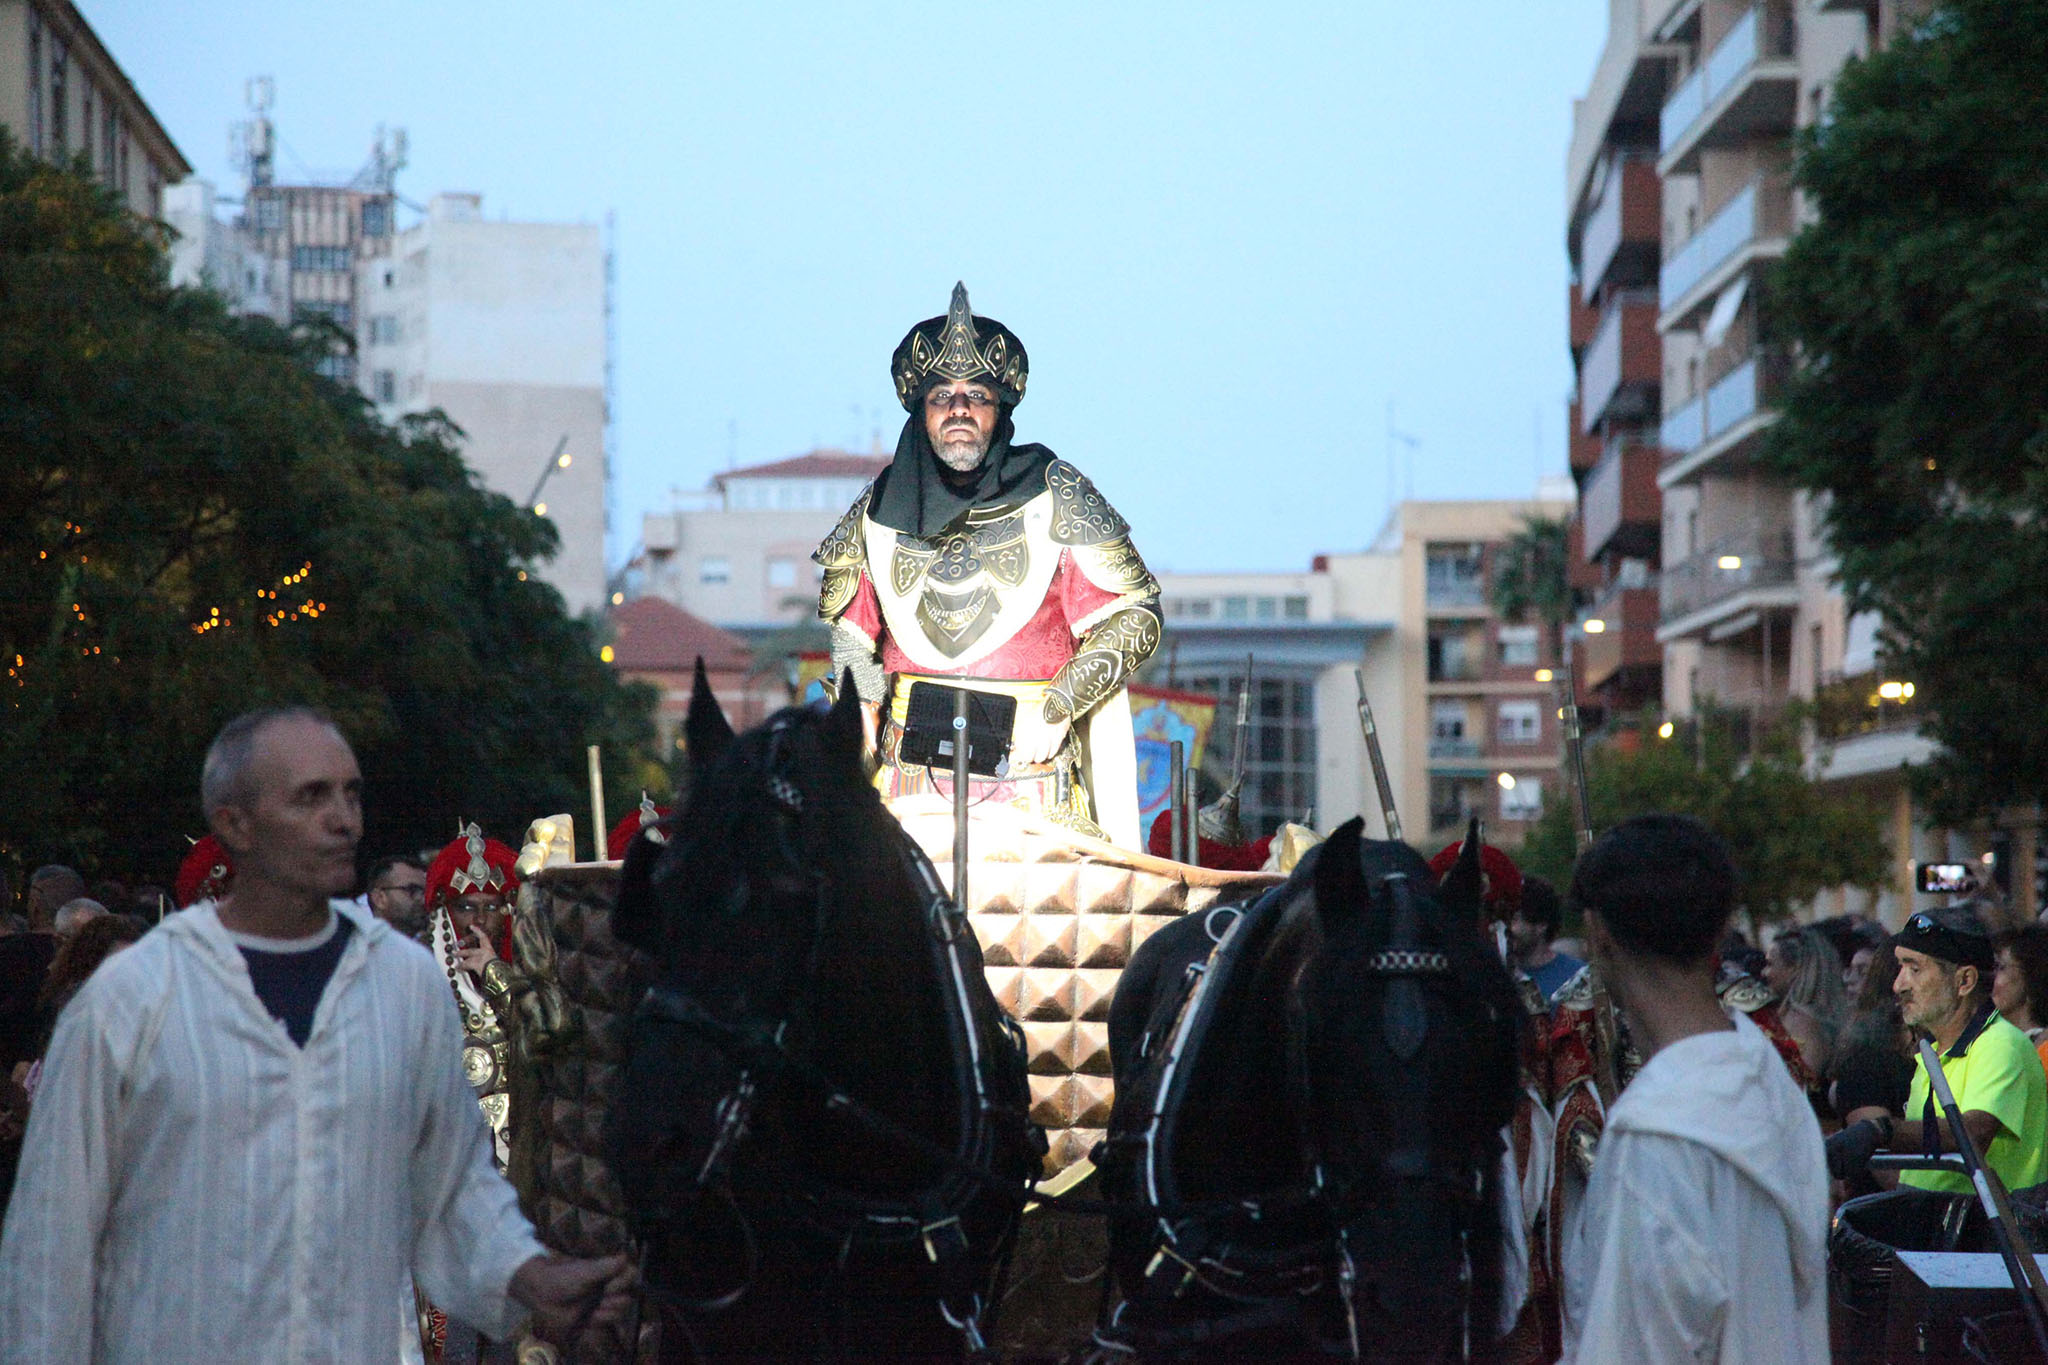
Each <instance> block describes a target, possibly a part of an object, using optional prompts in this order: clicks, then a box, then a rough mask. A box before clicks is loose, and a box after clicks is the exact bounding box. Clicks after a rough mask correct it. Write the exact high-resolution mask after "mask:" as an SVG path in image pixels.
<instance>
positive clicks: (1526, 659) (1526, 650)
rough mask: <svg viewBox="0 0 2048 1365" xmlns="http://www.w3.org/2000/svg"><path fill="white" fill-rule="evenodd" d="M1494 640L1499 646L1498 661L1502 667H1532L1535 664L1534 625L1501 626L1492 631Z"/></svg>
mask: <svg viewBox="0 0 2048 1365" xmlns="http://www.w3.org/2000/svg"><path fill="white" fill-rule="evenodd" d="M1493 638H1494V642H1495V643H1496V644H1498V645H1499V646H1500V662H1501V667H1503V668H1534V667H1535V666H1536V627H1534V626H1502V627H1500V629H1498V630H1496V631H1495V632H1494V633H1493Z"/></svg>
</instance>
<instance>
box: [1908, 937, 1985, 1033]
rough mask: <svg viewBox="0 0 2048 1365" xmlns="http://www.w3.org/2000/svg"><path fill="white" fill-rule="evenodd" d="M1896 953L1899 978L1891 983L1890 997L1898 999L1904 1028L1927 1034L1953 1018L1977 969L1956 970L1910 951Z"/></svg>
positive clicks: (1972, 981)
mask: <svg viewBox="0 0 2048 1365" xmlns="http://www.w3.org/2000/svg"><path fill="white" fill-rule="evenodd" d="M1897 951H1898V955H1899V974H1898V976H1896V977H1894V978H1893V980H1892V994H1894V995H1896V996H1897V997H1898V998H1899V1014H1900V1015H1901V1017H1903V1018H1904V1019H1905V1021H1906V1024H1907V1026H1908V1027H1911V1028H1923V1029H1927V1030H1929V1031H1930V1032H1931V1031H1933V1030H1934V1029H1935V1028H1936V1027H1938V1026H1939V1025H1941V1024H1943V1023H1945V1022H1946V1021H1947V1020H1948V1019H1950V1018H1951V1017H1952V1016H1953V1015H1954V1014H1955V1012H1956V1010H1957V1008H1958V1007H1959V1006H1960V1005H1961V1004H1962V1003H1963V997H1964V996H1966V995H1967V994H1969V991H1970V990H1971V989H1972V988H1974V987H1975V986H1976V976H1977V969H1976V968H1975V967H1958V966H1956V965H1955V964H1953V963H1949V962H1943V961H1942V960H1941V959H1940V958H1936V957H1929V956H1928V955H1927V954H1926V953H1922V952H1917V951H1915V950H1914V949H1911V948H1900V949H1898V950H1897ZM1966 972H1967V973H1968V974H1969V975H1968V977H1967V979H1966V978H1965V977H1964V973H1966Z"/></svg>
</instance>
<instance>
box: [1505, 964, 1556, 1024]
mask: <svg viewBox="0 0 2048 1365" xmlns="http://www.w3.org/2000/svg"><path fill="white" fill-rule="evenodd" d="M1513 970H1514V973H1515V989H1516V990H1517V991H1519V992H1520V993H1521V996H1522V1009H1523V1010H1524V1011H1525V1012H1527V1013H1529V1014H1532V1015H1536V1016H1538V1017H1542V1016H1546V1015H1548V1014H1549V1013H1550V1002H1549V1001H1548V1000H1545V999H1544V998H1543V988H1542V987H1541V986H1539V985H1537V984H1536V983H1535V982H1534V981H1533V980H1531V979H1530V977H1529V974H1528V973H1527V972H1525V971H1523V970H1522V969H1521V968H1519V967H1517V968H1514V969H1513Z"/></svg>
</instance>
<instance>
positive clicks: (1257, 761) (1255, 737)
mask: <svg viewBox="0 0 2048 1365" xmlns="http://www.w3.org/2000/svg"><path fill="white" fill-rule="evenodd" d="M1243 685H1244V679H1243V677H1242V675H1239V676H1237V677H1229V676H1224V677H1217V676H1215V675H1213V674H1212V675H1210V676H1207V677H1196V678H1193V679H1190V680H1189V683H1188V687H1189V690H1191V691H1194V692H1206V693H1209V694H1211V695H1213V696H1214V697H1215V698H1216V699H1217V706H1216V722H1215V726H1214V727H1213V728H1212V729H1211V730H1210V731H1209V746H1208V749H1207V750H1206V752H1205V754H1204V757H1203V761H1202V766H1203V769H1204V771H1206V772H1207V773H1208V775H1209V776H1210V777H1213V778H1215V779H1216V780H1217V781H1218V782H1228V781H1229V780H1230V760H1231V755H1232V753H1233V752H1234V749H1235V746H1236V743H1237V696H1238V690H1239V689H1240V688H1241V687H1242V686H1243ZM1250 701H1251V706H1250V716H1249V720H1248V723H1247V726H1246V729H1245V747H1244V753H1245V764H1244V766H1245V773H1244V793H1243V800H1242V804H1241V805H1240V806H1239V808H1238V814H1239V817H1240V818H1241V819H1242V820H1243V822H1244V828H1245V832H1246V833H1247V834H1249V835H1250V836H1252V837H1253V838H1258V837H1260V836H1261V835H1266V834H1271V833H1272V832H1273V831H1275V830H1277V829H1278V828H1279V827H1280V824H1281V822H1282V821H1286V820H1303V819H1305V818H1306V817H1307V816H1309V815H1310V813H1311V807H1313V806H1314V805H1315V800H1316V707H1315V686H1314V684H1313V683H1311V682H1307V681H1304V680H1302V679H1298V678H1274V677H1255V678H1253V679H1252V690H1251V697H1250Z"/></svg>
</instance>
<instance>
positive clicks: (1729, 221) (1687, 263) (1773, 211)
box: [1657, 171, 1792, 308]
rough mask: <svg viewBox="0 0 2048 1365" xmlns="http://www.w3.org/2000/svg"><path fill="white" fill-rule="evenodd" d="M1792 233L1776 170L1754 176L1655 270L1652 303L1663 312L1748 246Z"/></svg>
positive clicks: (1785, 185) (1785, 190) (1785, 187)
mask: <svg viewBox="0 0 2048 1365" xmlns="http://www.w3.org/2000/svg"><path fill="white" fill-rule="evenodd" d="M1791 230H1792V190H1791V184H1790V182H1789V181H1787V180H1786V178H1785V177H1784V175H1783V174H1782V173H1780V172H1775V171H1773V172H1767V173H1765V174H1762V175H1759V176H1757V177H1756V178H1755V179H1753V180H1751V181H1750V182H1749V183H1748V184H1747V185H1744V186H1743V187H1742V188H1741V189H1740V190H1738V191H1736V193H1735V195H1734V197H1733V198H1731V199H1730V200H1729V201H1728V202H1727V203H1725V204H1723V205H1721V207H1720V208H1718V209H1716V210H1715V211H1714V216H1713V217H1711V218H1709V219H1708V220H1707V222H1706V225H1705V226H1704V227H1702V228H1701V229H1700V230H1699V231H1698V232H1695V233H1694V234H1693V235H1692V236H1691V237H1690V238H1689V239H1687V241H1686V243H1685V245H1683V246H1681V247H1679V248H1678V249H1677V250H1676V251H1674V252H1672V253H1671V255H1670V256H1669V257H1668V258H1666V260H1665V262H1664V265H1663V267H1662V268H1661V269H1660V270H1659V271H1658V272H1657V303H1658V305H1659V306H1660V307H1663V308H1669V307H1671V305H1673V304H1675V303H1677V302H1678V301H1679V300H1680V299H1682V298H1684V297H1685V295H1686V293H1687V292H1688V291H1689V290H1691V289H1692V288H1693V286H1694V285H1697V284H1698V283H1699V282H1700V281H1701V280H1703V279H1705V278H1706V277H1707V276H1708V275H1711V274H1712V273H1713V272H1714V271H1715V270H1716V269H1718V268H1719V267H1720V266H1721V264H1722V263H1723V262H1725V261H1727V259H1728V258H1729V257H1731V256H1733V255H1734V254H1735V253H1736V252H1738V251H1740V250H1742V248H1743V247H1745V246H1747V245H1749V244H1750V243H1751V242H1754V241H1760V240H1763V239H1766V238H1772V237H1783V236H1785V235H1787V234H1788V233H1790V232H1791Z"/></svg>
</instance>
